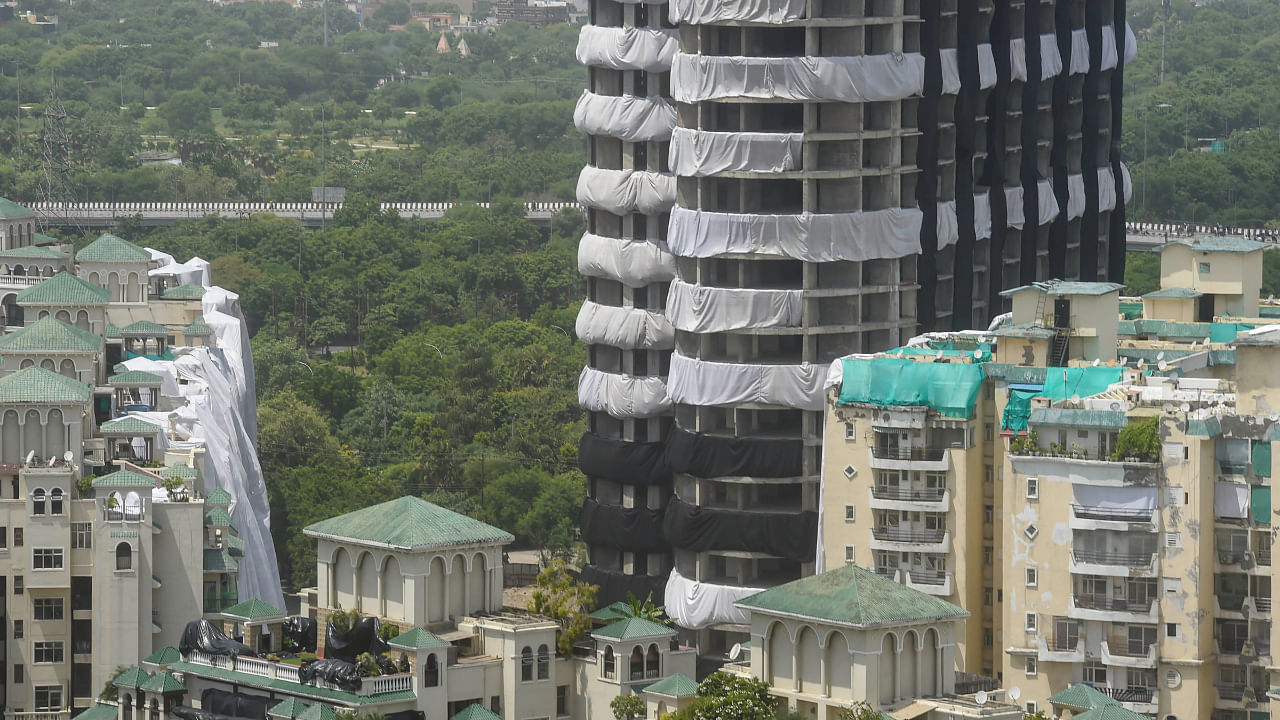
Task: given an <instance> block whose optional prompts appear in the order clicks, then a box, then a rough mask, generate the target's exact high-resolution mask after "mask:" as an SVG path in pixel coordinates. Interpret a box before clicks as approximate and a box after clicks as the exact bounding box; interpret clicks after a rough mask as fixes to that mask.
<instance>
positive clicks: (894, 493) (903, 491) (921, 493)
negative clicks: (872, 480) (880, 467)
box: [871, 485, 947, 502]
mask: <svg viewBox="0 0 1280 720" xmlns="http://www.w3.org/2000/svg"><path fill="white" fill-rule="evenodd" d="M946 492H947V491H946V490H943V489H941V488H904V487H882V486H879V485H877V486H875V487H872V488H871V497H873V498H875V499H877V500H904V501H908V502H911V501H914V502H938V501H940V500H942V498H943V496H945V495H946Z"/></svg>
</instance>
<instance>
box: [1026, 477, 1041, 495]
mask: <svg viewBox="0 0 1280 720" xmlns="http://www.w3.org/2000/svg"><path fill="white" fill-rule="evenodd" d="M1039 498H1040V478H1033V477H1029V478H1027V499H1028V500H1037V499H1039Z"/></svg>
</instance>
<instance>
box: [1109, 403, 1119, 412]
mask: <svg viewBox="0 0 1280 720" xmlns="http://www.w3.org/2000/svg"><path fill="white" fill-rule="evenodd" d="M1119 409H1120V403H1118V402H1113V403H1111V411H1112V412H1115V411H1118V410H1119Z"/></svg>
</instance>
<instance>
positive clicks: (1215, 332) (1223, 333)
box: [1209, 322, 1253, 343]
mask: <svg viewBox="0 0 1280 720" xmlns="http://www.w3.org/2000/svg"><path fill="white" fill-rule="evenodd" d="M1252 329H1253V326H1252V325H1241V324H1240V323H1219V322H1216V323H1209V342H1216V343H1227V342H1231V341H1233V340H1235V339H1236V333H1238V332H1240V331H1241V330H1252Z"/></svg>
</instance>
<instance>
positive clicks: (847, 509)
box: [844, 505, 854, 522]
mask: <svg viewBox="0 0 1280 720" xmlns="http://www.w3.org/2000/svg"><path fill="white" fill-rule="evenodd" d="M853 517H854V506H853V505H845V506H844V521H845V522H853Z"/></svg>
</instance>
